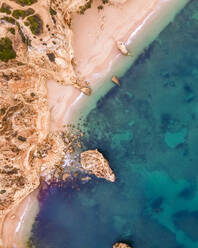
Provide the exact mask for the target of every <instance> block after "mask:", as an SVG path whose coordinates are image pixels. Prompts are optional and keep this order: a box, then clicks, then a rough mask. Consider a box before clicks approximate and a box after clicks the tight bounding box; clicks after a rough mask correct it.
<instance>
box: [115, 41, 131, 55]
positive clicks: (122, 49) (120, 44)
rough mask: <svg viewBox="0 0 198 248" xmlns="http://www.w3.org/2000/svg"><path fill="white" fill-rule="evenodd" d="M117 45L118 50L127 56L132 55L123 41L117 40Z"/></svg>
mask: <svg viewBox="0 0 198 248" xmlns="http://www.w3.org/2000/svg"><path fill="white" fill-rule="evenodd" d="M116 46H117V48H118V50H119V51H120V52H121V53H122V54H123V55H125V56H129V55H130V53H129V51H128V50H127V48H126V45H125V44H124V42H123V41H117V42H116Z"/></svg>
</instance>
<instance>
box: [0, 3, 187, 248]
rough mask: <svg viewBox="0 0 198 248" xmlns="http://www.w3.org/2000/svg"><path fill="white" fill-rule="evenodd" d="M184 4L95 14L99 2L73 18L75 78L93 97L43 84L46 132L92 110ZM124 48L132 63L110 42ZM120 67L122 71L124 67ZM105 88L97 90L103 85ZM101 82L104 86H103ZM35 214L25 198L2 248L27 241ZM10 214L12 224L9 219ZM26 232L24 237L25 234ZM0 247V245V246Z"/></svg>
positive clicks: (31, 199)
mask: <svg viewBox="0 0 198 248" xmlns="http://www.w3.org/2000/svg"><path fill="white" fill-rule="evenodd" d="M187 2H188V0H150V1H148V0H128V1H127V2H126V3H125V4H124V5H117V6H116V8H115V7H112V6H108V5H106V6H105V8H104V9H103V10H101V11H98V9H97V6H98V5H99V4H98V3H99V2H98V0H96V1H95V3H94V5H93V7H92V8H91V9H89V10H87V11H86V13H85V14H84V15H75V16H74V18H73V24H72V29H73V32H74V40H73V45H74V52H75V58H76V63H77V67H76V71H77V72H78V75H79V76H81V77H83V78H84V79H85V80H87V81H89V82H90V83H91V87H92V89H93V94H92V96H91V97H87V96H85V95H83V94H82V93H80V92H79V91H78V90H77V89H74V88H73V87H71V86H60V85H57V84H56V83H55V82H53V81H49V82H48V100H49V106H50V111H51V129H52V130H57V129H61V127H62V125H63V124H66V123H68V122H70V121H76V120H78V118H79V116H81V115H84V116H85V114H87V113H88V112H89V111H90V109H91V108H94V106H95V104H96V102H97V99H99V98H100V96H101V95H103V94H105V93H106V92H107V91H108V90H109V89H110V88H111V87H113V86H114V85H113V84H112V83H111V82H110V81H111V76H112V75H114V74H115V72H116V75H118V76H119V75H121V74H122V73H124V71H123V70H122V69H121V67H120V65H121V64H122V67H124V68H125V70H126V68H127V66H125V65H128V66H130V65H131V64H132V63H133V61H134V60H135V58H136V57H137V56H138V55H139V54H140V52H141V51H142V50H143V49H144V48H145V47H146V46H148V44H149V43H151V42H152V41H153V40H154V39H155V38H156V37H157V35H158V34H159V33H160V31H161V30H162V29H163V28H164V27H165V26H166V25H167V24H168V23H169V22H170V21H171V20H173V18H174V16H175V14H176V13H178V11H179V10H180V9H181V8H183V7H184V6H185V4H186V3H187ZM117 40H122V41H124V42H126V43H127V44H128V45H129V44H130V45H129V48H130V51H131V52H132V54H133V57H128V58H126V57H124V56H122V55H120V53H119V51H118V50H117V48H116V45H115V42H116V41H117ZM123 65H124V66H123ZM105 79H107V80H108V81H109V83H108V84H105V85H104V84H102V83H103V82H104V80H105ZM107 80H106V81H107ZM37 211H38V201H37V191H36V192H34V193H32V194H31V195H30V196H28V197H27V198H26V199H25V200H24V201H23V202H22V203H21V204H20V205H19V206H18V208H17V209H15V210H13V211H12V213H10V214H9V215H8V216H7V217H6V218H5V220H4V222H3V227H2V237H3V241H4V245H3V246H2V247H3V248H12V247H16V248H17V247H19V248H22V247H23V245H22V242H23V241H24V240H27V239H28V235H29V233H30V230H31V225H32V223H33V221H34V218H35V216H36V214H37ZM13 213H14V214H15V218H13ZM25 230H26V231H25ZM0 247H1V244H0Z"/></svg>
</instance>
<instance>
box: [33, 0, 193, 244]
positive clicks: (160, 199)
mask: <svg viewBox="0 0 198 248" xmlns="http://www.w3.org/2000/svg"><path fill="white" fill-rule="evenodd" d="M120 82H121V87H114V88H113V89H112V90H111V91H110V92H109V93H108V94H107V95H106V96H105V97H103V98H102V99H101V100H100V101H99V102H98V104H97V107H96V109H94V110H92V111H91V113H90V114H89V115H88V117H87V120H86V123H85V124H82V125H81V128H83V129H84V128H86V130H87V133H86V136H85V138H84V140H83V143H84V148H87V149H95V148H98V149H99V150H100V151H101V152H102V153H103V154H104V155H105V157H106V158H107V159H108V160H109V162H110V165H111V167H112V168H113V170H114V172H115V174H116V176H117V181H116V183H109V182H107V181H105V180H102V179H96V178H93V180H92V181H90V182H88V183H85V184H83V183H81V182H80V181H78V180H76V181H73V183H67V184H65V185H63V186H62V187H58V186H54V187H51V188H50V189H48V193H47V195H45V199H43V200H42V207H41V210H40V213H39V215H38V217H37V219H36V222H35V224H34V226H33V230H32V231H33V234H32V238H31V241H32V243H33V244H34V245H35V246H36V248H46V247H47V248H111V247H112V244H113V243H114V242H115V241H117V240H123V241H127V242H129V243H130V244H132V245H133V247H134V248H198V188H197V179H198V1H196V0H194V1H191V3H190V4H189V5H188V6H187V7H186V8H185V9H184V10H183V11H182V12H181V14H179V15H178V16H177V18H176V19H175V21H174V22H173V23H171V24H170V25H169V26H168V27H167V28H166V29H165V30H164V31H163V32H162V33H161V34H160V36H159V37H158V38H157V39H156V41H155V42H153V43H152V45H151V46H150V47H149V48H148V49H147V50H146V51H145V53H144V54H142V55H141V56H140V57H139V59H138V60H137V61H136V63H135V64H134V65H133V66H132V67H131V68H130V69H129V70H128V71H127V72H126V74H125V75H124V76H123V77H122V78H120ZM43 194H44V193H43Z"/></svg>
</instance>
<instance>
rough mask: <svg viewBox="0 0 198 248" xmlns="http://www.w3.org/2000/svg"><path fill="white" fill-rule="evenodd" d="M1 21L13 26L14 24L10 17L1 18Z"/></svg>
mask: <svg viewBox="0 0 198 248" xmlns="http://www.w3.org/2000/svg"><path fill="white" fill-rule="evenodd" d="M1 20H4V21H6V22H9V23H11V24H15V23H16V22H15V20H14V19H13V18H12V17H8V16H4V17H2V18H1Z"/></svg>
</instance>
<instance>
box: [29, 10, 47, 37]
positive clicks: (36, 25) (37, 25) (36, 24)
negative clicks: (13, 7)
mask: <svg viewBox="0 0 198 248" xmlns="http://www.w3.org/2000/svg"><path fill="white" fill-rule="evenodd" d="M27 20H28V22H29V25H30V30H31V31H32V33H33V34H34V35H39V34H40V33H41V32H42V30H43V22H42V20H41V18H40V17H39V16H38V15H34V16H29V17H28V18H27Z"/></svg>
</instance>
